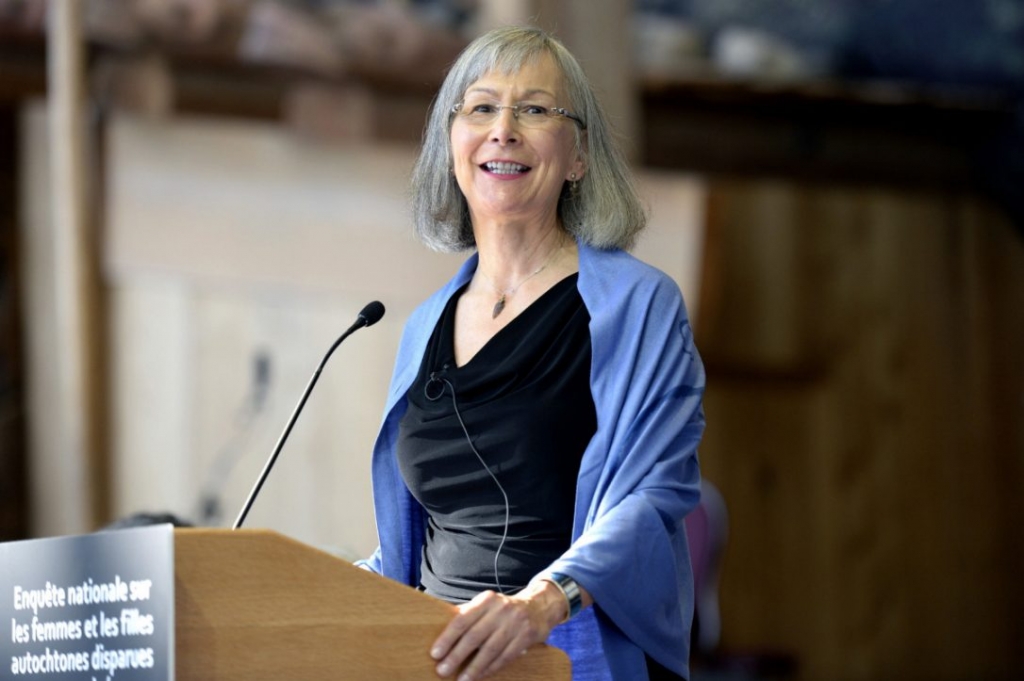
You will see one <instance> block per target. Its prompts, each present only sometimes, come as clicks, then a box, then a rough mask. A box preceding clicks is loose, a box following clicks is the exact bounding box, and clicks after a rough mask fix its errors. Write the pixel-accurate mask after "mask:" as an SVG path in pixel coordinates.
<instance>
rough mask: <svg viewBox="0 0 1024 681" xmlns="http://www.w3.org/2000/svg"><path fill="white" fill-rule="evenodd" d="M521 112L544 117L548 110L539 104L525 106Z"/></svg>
mask: <svg viewBox="0 0 1024 681" xmlns="http://www.w3.org/2000/svg"><path fill="white" fill-rule="evenodd" d="M522 112H523V113H525V114H529V115H531V116H546V115H547V113H548V110H547V108H545V107H543V106H540V105H539V104H526V105H524V106H523V108H522Z"/></svg>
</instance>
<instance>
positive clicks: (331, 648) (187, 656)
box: [174, 529, 571, 681]
mask: <svg viewBox="0 0 1024 681" xmlns="http://www.w3.org/2000/svg"><path fill="white" fill-rule="evenodd" d="M174 590H175V597H174V600H175V613H176V624H175V648H176V654H175V671H176V678H177V679H178V681H198V680H200V679H203V680H209V679H215V680H217V681H230V680H234V679H238V680H239V681H241V680H245V681H253V680H257V679H273V680H275V681H277V680H279V679H292V680H294V681H314V680H318V679H325V680H326V679H330V680H332V681H334V680H337V679H353V680H359V681H378V680H380V681H390V680H402V679H416V680H422V681H427V680H431V681H436V680H437V678H438V677H437V674H436V673H435V672H434V667H435V663H434V661H433V660H432V659H431V658H430V656H429V654H428V650H429V648H430V644H431V643H432V642H433V641H434V639H435V638H437V636H438V635H439V634H440V633H441V631H442V630H443V629H444V626H445V624H446V623H447V622H448V620H449V619H450V618H451V616H452V612H453V610H454V607H453V606H451V605H449V604H447V603H444V602H442V601H439V600H437V599H435V598H431V597H430V596H427V595H425V594H422V593H420V592H418V591H416V590H415V589H411V588H409V587H406V586H403V585H401V584H398V583H396V582H393V581H391V580H389V579H385V578H383V577H380V576H378V575H376V574H372V573H370V572H367V571H366V570H362V569H360V568H357V567H355V566H354V565H351V564H349V563H347V562H345V561H343V560H340V559H338V558H335V557H333V556H331V555H329V554H327V553H324V552H322V551H319V550H317V549H314V548H312V547H309V546H307V545H305V544H302V543H300V542H297V541H295V540H292V539H288V538H287V537H284V536H282V535H280V534H277V533H275V532H271V531H268V530H244V529H243V530H208V529H177V530H175V531H174ZM570 677H571V673H570V665H569V659H568V657H567V656H566V655H565V653H564V652H562V651H561V650H558V649H557V648H553V647H549V646H545V645H537V646H534V647H533V648H531V649H530V650H529V652H528V653H527V654H526V655H524V656H523V657H522V658H521V659H519V660H517V661H516V662H514V663H513V664H512V665H510V666H509V667H507V668H506V669H504V670H502V672H501V673H500V674H497V675H495V676H494V677H491V678H493V679H496V680H497V679H500V680H504V681H528V680H533V679H544V680H545V681H548V680H556V681H557V680H559V679H563V680H564V681H569V679H570Z"/></svg>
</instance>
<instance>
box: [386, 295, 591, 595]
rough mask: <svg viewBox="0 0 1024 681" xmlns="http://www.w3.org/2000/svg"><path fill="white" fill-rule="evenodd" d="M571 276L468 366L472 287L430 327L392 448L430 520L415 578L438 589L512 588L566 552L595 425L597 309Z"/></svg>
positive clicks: (437, 591)
mask: <svg viewBox="0 0 1024 681" xmlns="http://www.w3.org/2000/svg"><path fill="white" fill-rule="evenodd" d="M576 279H577V275H572V276H569V277H567V278H565V279H563V280H562V281H561V282H559V283H558V284H556V285H555V286H554V287H552V288H551V289H550V290H548V291H547V292H545V293H544V294H543V295H542V296H541V297H540V298H538V299H537V300H536V301H535V302H534V303H533V304H532V305H530V307H528V308H527V309H526V310H524V311H523V312H521V313H520V314H519V316H518V317H516V318H515V319H513V320H512V321H511V322H509V323H508V324H507V325H506V326H505V327H504V328H503V329H501V330H500V331H499V332H498V333H497V334H495V336H494V337H493V338H491V339H490V341H488V342H487V344H486V345H484V347H483V348H481V349H480V351H479V352H478V353H477V354H476V355H475V356H474V357H473V358H472V359H471V360H470V361H469V362H467V363H466V365H465V366H462V367H457V366H456V365H455V353H454V328H455V308H456V303H457V302H458V299H459V296H461V295H462V293H463V292H464V291H465V287H463V288H462V289H460V290H459V291H458V292H456V293H455V295H453V296H452V299H451V300H449V301H448V305H447V307H445V310H444V313H443V314H442V316H441V319H440V320H439V321H438V324H437V327H436V328H435V329H434V333H433V335H432V336H431V338H430V342H429V343H428V345H427V350H426V353H425V354H424V356H423V364H422V365H421V366H420V371H419V375H418V376H417V377H416V380H415V381H414V382H413V384H412V386H411V387H410V388H409V393H408V398H407V399H408V410H407V411H406V413H405V415H404V416H403V417H402V421H401V424H400V428H399V441H398V447H397V451H398V464H399V468H400V470H401V472H402V477H403V478H404V480H405V484H406V485H407V486H408V487H409V490H410V491H411V492H412V494H413V496H414V497H416V499H417V500H418V501H419V502H420V504H422V505H423V507H424V508H425V509H426V511H427V513H428V516H429V520H428V527H427V539H426V545H425V547H424V549H423V557H422V563H421V566H420V567H421V576H420V580H421V587H422V588H423V589H424V590H425V591H426V592H427V593H429V594H431V595H433V596H436V597H438V598H442V599H445V600H448V601H451V602H463V601H466V600H469V599H471V598H472V597H473V596H475V595H476V594H478V593H479V592H481V591H483V590H486V589H495V590H499V587H500V590H501V591H503V592H505V593H512V592H514V591H517V590H519V589H521V588H522V587H524V586H526V584H527V582H529V580H530V579H531V578H532V577H533V576H534V575H536V574H537V573H538V572H540V571H541V570H543V569H544V568H546V567H547V566H548V565H550V564H551V562H552V561H553V560H554V559H556V558H557V557H558V556H560V555H561V554H562V553H564V552H565V550H566V549H568V548H569V543H570V540H571V534H572V523H573V510H574V505H575V497H576V478H577V476H578V474H579V467H580V460H581V459H582V457H583V451H584V450H585V449H586V447H587V444H588V443H589V442H590V439H591V438H592V437H593V435H594V432H595V431H596V430H597V415H596V412H595V409H594V400H593V398H592V397H591V394H590V329H589V323H590V315H589V314H588V312H587V309H586V307H585V306H584V305H583V300H582V298H580V294H579V291H577V289H576ZM460 417H461V421H462V423H461V424H460ZM463 424H464V425H463ZM470 442H472V445H471V444H470ZM474 448H475V450H476V452H474ZM478 455H479V456H478ZM492 476H493V477H492ZM506 514H507V533H506ZM506 534H507V536H505V535H506ZM503 537H504V541H503Z"/></svg>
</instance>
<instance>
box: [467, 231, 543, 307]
mask: <svg viewBox="0 0 1024 681" xmlns="http://www.w3.org/2000/svg"><path fill="white" fill-rule="evenodd" d="M561 250H562V246H559V247H558V248H556V249H555V250H553V251H551V255H549V256H548V259H547V260H545V261H544V264H543V265H541V266H540V267H538V268H537V269H535V270H534V271H533V272H531V273H530V274H528V275H527V276H526V277H525V278H524V279H522V280H521V281H520V282H519V283H518V284H516V285H515V286H513V287H511V288H507V289H504V290H502V289H500V288H498V285H497V284H495V283H494V280H493V279H491V278H490V277H489V276H487V274H486V273H485V272H484V271H483V270H481V269H477V272H479V273H480V274H482V275H484V278H485V279H487V281H488V282H489V283H490V285H491V287H492V288H493V289H494V291H495V292H496V293H497V294H498V302H496V303H494V308H493V309H492V310H491V319H497V318H498V315H500V314H501V313H502V311H503V310H504V309H505V302H506V301H507V300H508V298H509V296H512V295H514V294H515V292H516V291H518V290H519V287H520V286H522V285H523V284H525V283H526V282H528V281H530V280H531V279H533V278H534V277H536V276H537V275H538V274H540V273H541V272H543V271H544V270H545V269H547V266H548V265H550V264H551V261H552V260H554V258H555V254H556V253H558V252H559V251H561Z"/></svg>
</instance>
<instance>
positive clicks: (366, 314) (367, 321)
mask: <svg viewBox="0 0 1024 681" xmlns="http://www.w3.org/2000/svg"><path fill="white" fill-rule="evenodd" d="M383 316H384V306H383V305H382V304H381V303H380V301H377V300H375V301H373V302H372V303H368V304H367V305H366V307H364V308H363V309H362V311H360V313H359V316H357V317H356V321H355V323H353V324H352V326H350V327H348V329H347V330H346V331H345V333H343V334H341V336H340V337H339V338H338V340H336V341H334V344H333V345H332V346H331V348H330V350H328V351H327V354H326V355H324V358H323V359H322V360H320V366H318V367H317V368H316V371H314V372H313V375H312V376H311V377H310V379H309V383H307V384H306V389H305V390H304V391H303V392H302V399H300V400H299V403H298V404H296V405H295V410H294V411H292V415H291V418H289V419H288V424H287V425H286V426H285V427H284V431H283V432H282V433H281V437H279V438H278V440H277V444H276V445H274V451H273V452H272V453H271V454H270V458H269V459H267V463H266V465H264V466H263V472H262V473H260V477H259V478H258V479H257V480H256V484H255V485H253V488H252V491H251V492H249V498H248V499H246V500H245V506H243V507H242V511H241V512H240V513H239V514H238V518H237V519H236V520H235V524H234V525H233V526H232V528H231V529H233V530H237V529H238V528H240V527H241V526H242V523H243V522H245V517H246V516H247V515H249V509H250V508H252V503H253V502H254V501H255V500H256V495H257V494H259V493H260V489H262V487H263V483H264V482H266V480H267V476H268V475H270V469H271V468H273V467H274V463H276V462H277V456H278V454H280V453H281V448H282V447H283V446H284V443H285V440H287V439H288V435H289V434H290V433H291V432H292V426H294V425H295V420H296V419H298V417H299V413H301V412H302V408H303V407H305V406H306V400H307V399H309V394H310V393H311V392H313V386H315V385H316V382H317V381H318V380H319V379H320V372H322V371H323V369H324V365H326V364H327V360H328V359H330V358H331V355H332V354H333V353H334V350H335V349H336V348H337V347H338V346H339V345H341V342H342V341H343V340H345V339H346V338H348V337H349V336H351V335H352V334H353V333H354V332H356V331H358V330H359V329H361V328H363V327H364V326H373V325H374V324H376V323H377V322H379V321H380V318H381V317H383Z"/></svg>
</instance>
